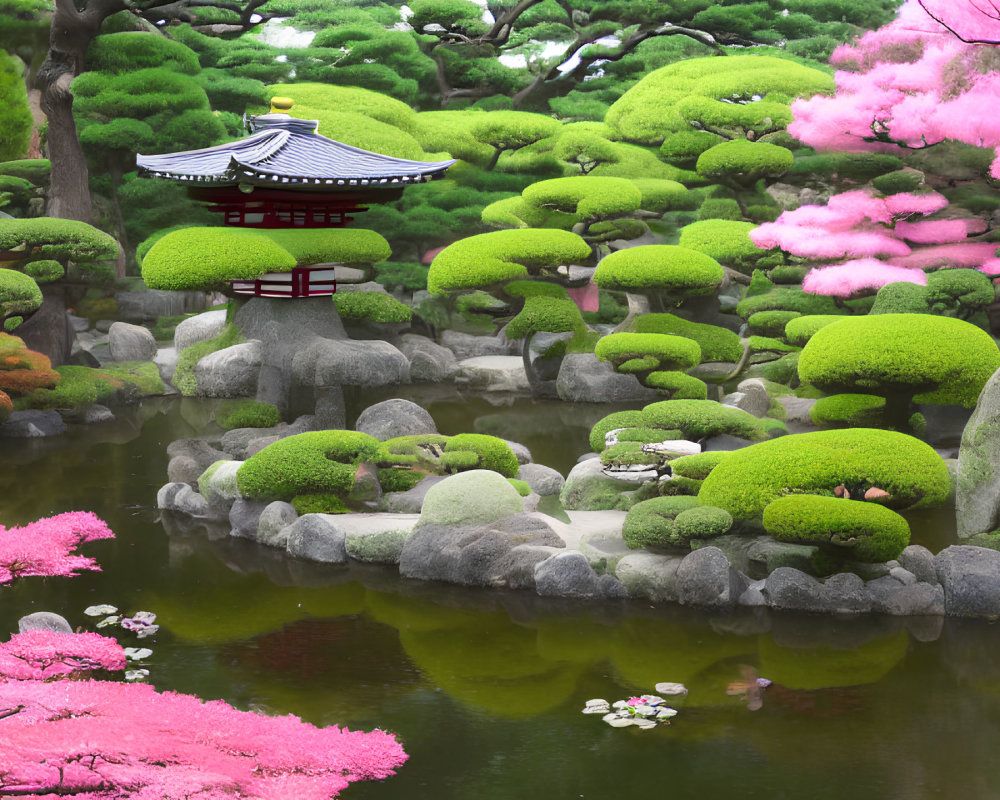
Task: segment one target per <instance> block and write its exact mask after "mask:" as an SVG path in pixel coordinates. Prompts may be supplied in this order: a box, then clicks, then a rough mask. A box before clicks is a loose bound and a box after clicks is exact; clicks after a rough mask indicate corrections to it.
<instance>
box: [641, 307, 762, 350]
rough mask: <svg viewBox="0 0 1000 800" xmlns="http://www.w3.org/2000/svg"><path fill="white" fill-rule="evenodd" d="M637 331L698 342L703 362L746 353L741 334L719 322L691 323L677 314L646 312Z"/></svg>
mask: <svg viewBox="0 0 1000 800" xmlns="http://www.w3.org/2000/svg"><path fill="white" fill-rule="evenodd" d="M635 330H636V332H637V333H664V334H669V335H671V336H683V337H684V338H685V339H691V340H692V341H694V342H697V344H698V347H700V348H701V360H702V361H739V359H740V356H742V355H743V346H742V345H741V344H740V337H739V336H737V335H736V334H735V333H734V332H733V331H731V330H729V329H727V328H722V327H720V326H718V325H706V324H705V323H701V322H691V321H690V320H686V319H682V318H681V317H678V316H677V315H676V314H643V315H642V316H639V317H636V319H635Z"/></svg>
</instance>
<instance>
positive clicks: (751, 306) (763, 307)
mask: <svg viewBox="0 0 1000 800" xmlns="http://www.w3.org/2000/svg"><path fill="white" fill-rule="evenodd" d="M759 311H798V312H799V313H800V314H802V315H815V314H838V313H839V314H841V315H843V314H845V313H848V312H846V311H845V310H843V309H841V308H839V307H838V306H837V303H836V301H835V300H834V299H833V298H832V297H827V296H826V295H821V294H809V293H808V292H803V291H802V290H801V289H799V288H795V289H792V288H786V287H776V288H773V289H771V290H769V291H766V292H762V293H760V294H753V295H751V294H750V292H747V294H746V295H745V296H744V298H743V299H742V300H740V302H739V303H737V305H736V313H737V314H738V315H739V316H741V317H743V319H748V318H749V317H750V315H751V314H756V313H757V312H759Z"/></svg>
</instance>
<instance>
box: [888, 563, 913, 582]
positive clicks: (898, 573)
mask: <svg viewBox="0 0 1000 800" xmlns="http://www.w3.org/2000/svg"><path fill="white" fill-rule="evenodd" d="M889 575H890V576H891V577H893V578H895V579H896V580H897V581H899V582H900V583H901V584H903V585H904V586H912V585H913V584H914V583H916V582H917V576H916V575H914V574H913V573H912V572H910V571H909V570H908V569H903V568H902V567H890V569H889Z"/></svg>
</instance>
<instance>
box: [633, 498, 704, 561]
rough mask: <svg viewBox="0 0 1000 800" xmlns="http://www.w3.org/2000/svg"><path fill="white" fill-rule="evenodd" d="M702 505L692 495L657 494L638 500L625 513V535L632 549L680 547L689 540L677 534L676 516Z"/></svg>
mask: <svg viewBox="0 0 1000 800" xmlns="http://www.w3.org/2000/svg"><path fill="white" fill-rule="evenodd" d="M697 506H698V498H696V497H693V496H691V495H676V496H673V497H654V498H653V499H652V500H643V501H642V502H641V503H636V504H635V505H634V506H632V508H630V509H629V510H628V514H626V515H625V522H624V523H623V525H622V538H623V539H624V540H625V544H626V545H628V546H629V547H630V548H633V549H634V548H637V547H680V546H684V545H686V544H687V542H686V541H685V540H683V539H681V538H680V537H678V536H677V534H676V530H675V527H674V520H675V519H676V517H677V516H678V515H679V514H680V513H682V512H684V511H688V510H690V509H693V508H696V507H697Z"/></svg>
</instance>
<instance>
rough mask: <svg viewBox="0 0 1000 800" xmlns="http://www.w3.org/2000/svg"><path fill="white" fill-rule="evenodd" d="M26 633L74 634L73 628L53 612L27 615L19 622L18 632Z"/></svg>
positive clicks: (37, 612) (62, 617) (63, 618)
mask: <svg viewBox="0 0 1000 800" xmlns="http://www.w3.org/2000/svg"><path fill="white" fill-rule="evenodd" d="M26 631H53V632H54V633H72V632H73V626H71V625H70V624H69V622H68V621H67V620H66V618H65V617H64V616H61V615H60V614H56V613H54V612H52V611H36V612H35V613H34V614H26V615H25V616H23V617H21V618H20V619H19V620H18V621H17V632H18V633H25V632H26Z"/></svg>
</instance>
